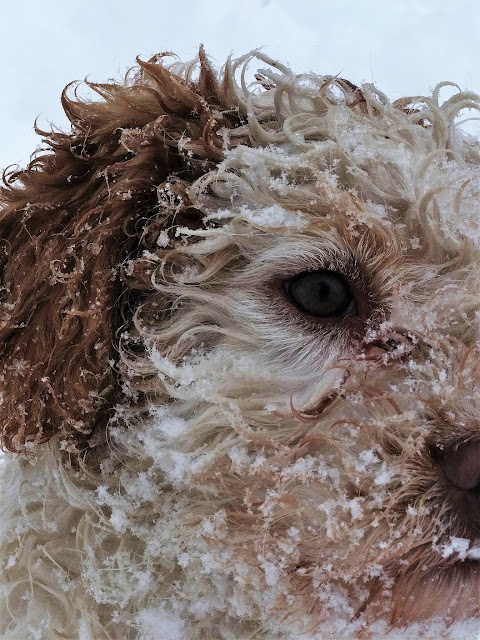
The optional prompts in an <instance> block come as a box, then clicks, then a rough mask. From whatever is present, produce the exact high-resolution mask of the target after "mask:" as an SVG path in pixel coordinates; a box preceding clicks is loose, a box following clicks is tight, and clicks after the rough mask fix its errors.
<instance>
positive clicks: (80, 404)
mask: <svg viewBox="0 0 480 640" xmlns="http://www.w3.org/2000/svg"><path fill="white" fill-rule="evenodd" d="M138 62H139V64H140V67H141V73H140V74H139V76H138V77H136V78H135V80H134V82H133V84H128V83H125V85H118V84H92V83H89V87H90V88H91V89H92V90H93V91H95V92H96V93H98V94H99V95H100V97H101V98H102V101H101V102H87V101H84V100H80V99H73V98H71V97H69V96H68V94H67V91H66V90H65V91H64V93H63V96H62V104H63V107H64V109H65V113H66V114H67V116H68V118H69V120H70V122H71V125H72V131H71V133H70V134H65V133H61V132H58V131H55V130H52V131H51V132H44V131H40V130H38V133H39V134H40V135H42V136H44V141H45V142H46V144H47V146H48V149H47V150H46V151H45V150H44V151H42V152H41V153H40V155H37V156H36V157H34V158H33V160H32V161H31V162H30V164H29V165H28V167H27V169H25V170H24V171H9V172H6V175H5V176H4V182H5V186H4V188H2V190H1V193H0V204H1V216H0V237H1V239H2V243H1V247H2V257H1V269H2V289H1V296H2V297H1V302H2V310H1V325H0V343H1V345H2V347H1V359H2V365H1V366H2V373H1V378H0V379H1V392H2V394H3V399H4V401H3V404H1V405H0V423H1V425H2V427H1V441H2V443H3V446H4V447H5V448H6V449H9V450H11V451H24V450H25V449H26V448H27V449H28V446H29V445H30V446H31V444H33V443H39V442H45V441H47V440H48V439H50V438H51V437H52V436H53V435H55V436H56V437H58V438H59V440H60V441H61V443H62V446H63V447H65V448H66V449H68V450H70V451H77V452H78V451H81V450H84V449H85V448H86V447H88V443H89V440H90V438H91V435H92V433H93V432H94V431H95V432H96V434H98V433H99V430H100V431H101V428H102V426H103V425H105V423H106V421H107V420H108V417H109V415H110V413H111V409H112V406H113V404H114V403H115V402H117V401H118V400H119V398H120V397H121V391H120V390H119V388H118V384H117V382H118V376H117V372H116V368H115V365H113V364H112V363H113V362H115V360H116V350H115V339H114V338H115V336H118V333H119V331H121V327H122V326H123V325H124V323H125V319H126V317H128V316H129V315H130V312H131V307H132V306H135V294H134V293H127V291H126V287H125V284H124V283H123V281H122V278H121V275H120V273H119V269H118V265H120V264H121V263H122V262H123V261H124V260H125V259H127V258H131V257H132V256H135V255H136V251H137V248H138V242H139V237H140V236H141V235H142V234H143V232H144V230H145V228H146V227H147V226H148V224H149V223H150V222H151V221H152V220H153V219H157V225H158V218H159V219H160V221H161V224H162V226H163V225H165V223H166V220H167V219H168V218H169V217H170V218H171V217H172V212H171V211H169V209H168V208H167V207H165V211H161V212H160V216H158V199H157V185H159V184H161V183H163V182H164V181H165V180H166V179H167V178H168V177H169V176H172V175H175V176H180V177H181V178H182V179H183V180H186V181H188V182H190V181H192V180H193V179H195V178H197V177H198V176H199V175H201V174H203V173H204V172H205V171H206V170H207V169H208V168H209V166H210V163H211V161H213V162H217V161H218V160H220V159H221V157H222V150H221V148H219V147H218V140H219V138H218V136H215V137H213V136H212V132H213V131H216V130H218V129H219V128H221V127H228V128H232V127H236V126H238V125H239V123H240V122H241V118H240V116H239V114H238V109H237V110H235V109H234V108H233V104H232V97H231V96H230V95H229V89H228V88H227V87H228V84H227V82H224V84H223V85H222V86H220V85H219V84H218V82H217V80H216V77H215V75H214V74H213V72H212V70H211V68H210V66H209V64H208V62H207V60H206V57H205V54H204V52H203V50H201V51H200V62H201V70H200V75H199V78H198V80H197V81H196V82H186V81H184V80H183V79H181V78H180V77H178V76H176V75H175V74H174V73H171V72H170V71H168V70H167V69H165V68H164V67H163V66H161V65H159V64H156V63H155V61H154V59H152V60H151V61H149V62H141V61H138ZM67 89H68V87H67ZM75 97H76V96H75ZM182 136H187V137H188V138H190V139H191V140H190V142H189V143H188V147H187V148H188V150H189V151H191V152H192V156H191V158H190V157H188V156H186V155H184V154H182V152H179V150H178V144H179V140H180V139H181V138H182ZM124 194H125V195H124ZM130 196H131V197H130ZM125 198H126V199H125ZM177 215H178V212H177ZM165 216H166V217H165ZM123 401H124V400H123ZM95 440H96V441H98V437H97V438H96V439H95Z"/></svg>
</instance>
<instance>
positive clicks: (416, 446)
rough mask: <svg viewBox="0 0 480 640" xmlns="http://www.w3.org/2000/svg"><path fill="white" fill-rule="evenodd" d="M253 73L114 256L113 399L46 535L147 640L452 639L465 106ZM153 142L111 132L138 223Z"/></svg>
mask: <svg viewBox="0 0 480 640" xmlns="http://www.w3.org/2000/svg"><path fill="white" fill-rule="evenodd" d="M205 68H206V67H205ZM205 68H204V70H203V71H202V74H203V75H201V79H200V81H199V83H198V85H197V86H200V87H203V90H204V92H205V91H206V92H207V93H208V91H207V89H208V90H209V91H210V94H212V92H213V89H212V86H213V84H212V83H213V80H212V77H211V75H208V74H207V72H206V71H205ZM162 69H163V68H162ZM230 72H231V69H230V68H229V67H227V71H226V76H227V80H224V84H223V89H222V91H223V95H224V99H225V100H226V98H225V96H227V97H228V98H229V99H230V100H231V101H233V102H234V100H233V98H232V94H233V93H234V88H235V85H234V84H233V83H232V82H231V79H230V78H229V77H228V76H229V74H230ZM158 73H159V74H160V75H161V73H167V72H165V71H161V73H160V72H158ZM208 73H211V72H208ZM206 76H207V79H208V81H209V82H207V81H206V80H205V77H206ZM202 78H203V80H202ZM260 79H261V84H262V85H263V87H264V89H263V90H262V91H261V92H259V93H255V92H247V91H246V90H245V91H246V93H245V94H243V93H241V92H240V91H239V90H238V87H237V88H236V89H235V90H237V91H238V92H239V93H238V95H237V96H236V100H237V104H239V105H240V112H241V113H243V114H244V115H243V120H242V118H240V119H239V120H238V121H236V122H234V123H233V124H232V122H233V121H232V122H230V128H229V127H228V126H227V125H226V124H225V122H227V121H222V124H223V125H224V126H223V128H222V127H220V126H217V128H216V129H215V131H214V133H212V127H211V126H210V125H208V122H209V121H208V119H205V123H207V124H205V123H204V122H203V121H202V124H205V126H204V128H203V129H202V132H201V133H202V135H201V136H197V138H195V136H194V135H191V136H189V135H187V134H184V132H182V134H181V135H177V138H174V136H173V135H172V136H171V138H172V140H174V142H175V145H176V146H175V149H176V152H177V153H178V154H179V155H178V157H177V160H175V162H177V165H178V166H177V165H176V168H175V171H173V172H172V173H175V174H176V175H170V176H169V177H168V178H167V180H163V181H162V182H161V184H156V185H155V189H156V191H155V193H156V197H157V198H158V200H157V209H156V212H155V215H152V210H150V212H149V215H148V216H146V223H145V224H144V225H143V227H142V230H141V232H140V233H139V236H140V240H139V249H137V250H136V253H135V255H134V256H131V255H130V256H126V259H125V262H124V265H123V270H122V278H123V282H124V283H125V287H126V289H128V290H129V291H140V292H141V294H140V297H139V298H138V299H137V300H136V302H135V305H133V303H132V299H129V305H130V307H131V308H130V311H131V313H130V318H127V320H126V322H127V323H128V326H127V328H126V330H125V328H124V330H123V332H122V333H121V335H120V336H119V340H118V343H117V344H118V352H119V354H120V359H119V364H118V366H117V371H118V375H119V376H120V378H121V384H122V389H123V396H122V402H121V403H119V404H118V405H117V407H116V411H115V415H113V417H110V421H109V424H108V427H107V431H106V433H107V440H108V443H109V448H108V450H107V449H106V447H105V446H104V445H103V444H102V442H103V439H102V436H98V434H96V433H94V434H93V437H92V436H91V434H90V433H89V437H90V438H91V440H90V445H91V449H93V451H90V453H89V457H87V460H88V459H89V458H91V459H93V460H94V461H95V464H96V465H97V466H96V470H95V473H97V477H96V478H95V480H94V481H93V480H92V485H91V487H90V488H88V489H87V488H86V489H85V491H86V492H88V491H89V492H90V493H89V495H90V496H94V502H95V506H94V507H93V508H86V507H85V506H84V507H79V506H78V502H75V501H74V500H73V499H72V502H71V503H69V504H70V506H71V509H72V515H71V517H70V519H67V520H68V522H67V523H66V524H65V531H67V529H68V530H71V527H72V522H73V521H75V522H77V524H76V525H75V527H76V528H77V542H76V544H77V546H78V545H79V544H83V543H84V542H85V545H86V546H85V548H87V549H88V550H87V551H86V552H85V548H84V549H83V553H84V556H83V558H82V560H81V562H80V563H79V564H78V567H77V568H78V571H79V575H81V579H82V584H83V587H82V589H83V591H82V594H81V595H79V594H78V592H77V593H76V595H75V598H76V600H77V601H78V602H81V603H82V607H83V606H84V605H85V603H88V602H89V601H92V602H95V603H96V604H95V607H96V608H97V614H96V615H97V623H98V624H100V623H101V625H103V626H104V627H105V628H107V626H108V624H117V625H118V628H119V629H122V630H123V632H125V633H126V631H125V629H127V628H129V625H130V624H131V623H132V621H134V622H135V625H136V627H137V628H140V629H142V630H143V631H141V632H139V633H140V635H139V636H138V637H142V638H143V637H145V638H146V637H150V636H149V635H148V633H154V632H153V631H149V629H153V628H154V627H155V620H156V621H157V622H158V621H159V620H162V621H163V623H164V624H165V625H166V627H167V626H169V627H170V629H173V628H175V629H176V631H175V633H177V636H175V637H183V636H181V634H182V633H183V634H184V635H185V634H188V633H191V634H193V633H196V631H195V629H197V630H199V632H202V633H207V634H208V633H211V634H212V633H215V634H217V635H215V637H219V638H227V637H235V638H240V637H241V638H244V637H245V638H247V637H262V638H271V637H272V634H276V635H275V637H282V638H283V637H285V638H296V637H298V634H301V633H310V634H313V635H311V637H312V638H313V637H315V638H317V637H319V638H320V637H337V636H338V634H343V636H342V637H350V636H351V637H365V638H368V637H373V638H375V637H377V638H378V637H383V635H382V634H384V633H385V632H386V629H387V627H388V625H390V624H392V625H395V626H399V627H402V626H405V625H417V626H412V627H411V629H413V631H412V632H411V633H413V634H417V635H418V634H419V633H420V632H425V633H427V634H428V633H431V634H432V633H433V634H436V636H435V637H440V636H442V634H443V637H449V636H448V633H449V632H448V631H446V628H447V626H448V625H449V624H451V623H452V622H457V621H459V620H460V621H463V620H464V619H466V618H469V617H472V616H475V615H476V614H477V612H478V604H479V603H478V598H479V596H478V593H479V585H480V574H479V571H478V562H479V561H480V545H479V544H478V539H480V497H479V496H480V493H479V487H480V440H479V435H480V431H479V427H478V424H479V403H478V376H479V369H478V356H479V345H478V323H479V317H480V316H479V295H478V291H479V285H480V282H479V280H480V271H479V258H480V254H479V244H478V243H479V222H478V221H479V204H478V203H479V196H480V169H479V166H480V154H479V147H478V141H477V140H474V139H472V138H469V137H468V136H465V135H462V134H461V133H460V131H459V130H458V129H456V128H455V125H454V119H455V117H456V115H457V113H458V111H459V110H461V109H462V108H464V107H469V106H472V105H473V104H475V105H478V101H479V99H478V98H477V97H476V96H473V95H471V94H462V93H458V94H456V95H454V96H453V97H452V98H450V100H448V101H446V102H444V103H443V104H442V103H440V102H439V99H438V91H436V92H435V93H434V94H433V97H432V98H429V99H424V100H420V99H418V100H409V101H403V102H399V103H397V104H394V105H392V104H391V103H389V102H388V101H387V100H386V98H385V97H384V96H383V95H382V94H380V93H378V92H376V91H375V90H374V89H373V88H371V87H364V88H363V89H362V91H360V90H359V89H357V88H356V87H353V86H352V85H350V84H349V83H346V82H344V81H339V80H335V79H332V78H319V77H317V76H308V77H295V76H293V75H292V74H291V73H289V72H288V71H287V70H285V69H283V70H282V73H278V72H273V71H272V72H265V71H262V76H260ZM157 80H158V78H157ZM161 80H162V82H163V81H164V77H163V76H161ZM267 80H268V82H267ZM202 82H203V84H202ZM209 83H210V84H209ZM147 84H148V83H147ZM179 86H180V85H179ZM182 86H183V85H182ZM205 87H206V89H205ZM265 87H266V88H265ZM150 89H151V91H153V89H152V88H151V87H150ZM215 91H216V92H217V93H216V95H217V99H218V95H220V89H219V88H218V86H216V89H215ZM205 95H206V93H205ZM240 95H241V96H242V99H243V100H245V102H244V103H242V99H241V98H240V97H239V96H240ZM172 109H173V107H172ZM242 109H243V111H242ZM166 117H167V116H165V115H162V116H161V117H159V118H158V120H157V121H156V125H157V127H158V126H159V124H158V121H160V120H161V121H162V122H164V121H165V118H166ZM172 117H173V116H172ZM196 117H198V113H197V114H196ZM222 117H224V116H222ZM225 117H226V116H225ZM219 118H220V116H218V114H217V119H219ZM247 122H248V124H247ZM227 124H228V122H227ZM207 125H208V126H207ZM172 126H173V125H172ZM189 126H190V125H189ZM175 127H176V128H175V131H177V133H178V131H179V130H181V128H180V129H179V127H178V124H175ZM208 127H210V129H209V128H208ZM172 130H173V129H172ZM194 130H195V129H194V126H193V125H192V126H191V127H190V130H189V131H190V133H191V132H192V131H194ZM205 131H207V133H208V135H210V134H211V135H215V136H216V138H215V139H216V140H217V142H218V140H220V141H221V143H219V144H217V143H215V144H211V141H210V142H209V143H208V144H206V143H205V139H206V138H207V136H206V133H205ZM152 132H153V133H152ZM162 132H163V136H164V142H165V136H166V134H165V130H162ZM160 138H161V136H160V135H159V132H158V131H157V130H155V127H152V126H150V125H145V126H144V127H143V129H134V128H127V127H126V126H125V127H124V128H123V129H122V131H121V137H120V139H119V140H120V141H119V144H120V145H123V148H124V149H126V150H127V151H128V153H129V154H131V155H130V156H128V158H127V159H126V160H125V161H124V162H126V163H128V162H130V163H131V165H132V169H131V171H130V173H129V172H128V171H125V173H124V174H122V173H121V171H122V168H121V167H120V168H117V169H118V171H119V173H120V175H121V178H120V179H119V182H120V183H121V185H122V188H121V189H120V188H117V187H112V185H111V184H109V185H108V188H109V198H110V200H109V202H110V201H114V203H115V198H117V200H116V201H117V203H120V202H121V203H122V204H121V206H122V207H124V206H126V205H125V202H126V203H127V204H128V203H129V202H130V201H132V207H133V206H134V202H133V201H135V198H136V197H137V195H136V193H135V190H134V189H133V191H132V190H130V189H128V190H127V189H126V186H128V184H131V185H134V186H138V185H137V183H140V185H141V187H144V182H142V181H139V180H137V178H138V172H139V171H140V170H141V168H142V164H141V163H142V160H143V162H144V163H150V164H149V165H148V167H149V168H150V167H153V166H155V147H154V143H153V140H155V144H157V145H158V144H159V143H158V140H159V139H160ZM200 139H201V140H203V143H204V147H203V149H204V151H203V152H202V153H203V156H202V153H201V152H200V151H199V149H200V147H201V145H200V142H199V140H200ZM149 141H150V143H149ZM165 144H166V143H165ZM172 144H173V143H172ZM149 145H150V146H149ZM205 145H206V146H205ZM205 149H207V151H208V153H206V152H205ZM212 149H213V150H215V153H217V155H218V157H216V158H214V157H213V156H214V155H215V153H214V151H212ZM142 154H143V155H142ZM149 154H150V155H149ZM178 158H182V159H183V160H182V162H183V163H184V164H183V165H182V164H179V162H180V161H179V160H178ZM202 163H203V165H202ZM202 167H203V170H201V169H202ZM157 168H158V167H157ZM188 171H190V172H191V173H190V175H191V178H190V179H188V180H187V179H186V176H188V175H189V174H188ZM104 172H105V170H104ZM152 172H153V168H152ZM136 180H137V182H136ZM138 193H143V192H142V191H141V189H140V188H138ZM126 194H127V195H126ZM83 222H84V223H86V222H88V220H87V219H86V218H85V219H83ZM88 231H89V230H88ZM89 246H90V245H89ZM89 250H91V247H90V249H89ZM100 251H101V250H99V251H98V253H97V255H98V254H100ZM76 259H77V260H78V261H80V260H81V259H82V257H81V256H80V255H76ZM77 264H78V263H77ZM102 348H103V346H102V344H99V347H98V349H100V350H101V349H102ZM17 351H18V350H17ZM80 431H81V430H80ZM87 431H88V430H87ZM24 432H25V433H29V432H28V429H25V430H24ZM104 432H105V431H103V433H104ZM71 433H72V430H71V429H70V430H69V432H68V437H69V438H71ZM26 439H27V440H28V438H26ZM95 443H99V444H97V449H98V452H100V453H97V454H96V453H95V446H93V445H95ZM43 446H44V448H45V445H43ZM52 447H53V448H55V446H54V445H51V444H50V445H47V446H46V450H47V452H50V451H51V448H52ZM50 455H51V454H50V453H48V455H47V457H46V458H44V460H50V461H51V458H49V457H48V456H50ZM89 473H93V472H92V471H90V472H89ZM89 477H90V476H89ZM92 477H93V476H92ZM78 482H79V483H80V484H81V483H82V482H86V481H85V479H83V480H82V481H80V480H79V481H78ZM97 485H99V487H98V488H97ZM82 486H83V485H82ZM62 495H63V494H62ZM63 499H66V498H65V496H63ZM66 500H67V499H66ZM67 502H68V500H67ZM73 503H75V504H73ZM82 509H83V510H84V511H85V510H86V512H87V513H88V518H87V519H88V525H86V524H85V516H84V515H82V513H83V512H82ZM79 522H81V523H82V525H81V527H82V528H81V530H82V536H80V537H81V538H82V541H81V543H79V542H78V538H79V535H78V527H79V526H80V525H79V524H78V523H79ZM67 524H68V526H67ZM100 524H101V528H102V533H99V530H98V529H96V527H100ZM92 532H93V533H92ZM65 535H66V538H68V539H70V538H69V536H71V533H68V534H65ZM92 536H93V537H92ZM89 599H90V600H89ZM72 606H73V607H74V605H72ZM112 616H113V617H112ZM112 620H113V623H112V622H111V621H112ZM432 620H433V621H434V622H432ZM98 621H100V622H98ZM108 621H110V622H108ZM382 621H383V622H382ZM167 623H168V624H167ZM85 624H87V623H85ZM88 624H91V625H93V626H92V627H91V628H92V629H93V628H94V623H93V622H90V623H88ZM424 624H427V625H430V627H429V629H430V631H428V630H427V631H425V627H423V631H422V630H421V629H422V627H421V625H424ZM462 624H465V625H467V623H463V622H462ZM149 625H150V626H149ZM418 625H420V626H418ZM432 625H433V626H432ZM435 625H437V626H435ZM166 627H165V628H166ZM98 628H100V627H98ZM474 628H475V627H471V628H470V627H468V629H470V630H471V629H474ZM463 629H467V626H464V627H463ZM129 633H130V631H129ZM132 633H133V632H132ZM141 633H144V635H141ZM165 633H166V632H165ZM229 633H230V634H233V636H232V635H228V634H229ZM316 633H317V634H318V633H320V634H321V633H323V634H327V635H326V636H322V635H318V636H317V635H315V634H316ZM407 633H408V632H407ZM472 633H473V631H472ZM242 634H243V635H242ZM248 634H250V635H248ZM252 634H253V635H252ZM255 634H256V635H255ZM282 634H283V635H282ZM328 634H330V636H329V635H328ZM335 634H337V635H335ZM348 634H350V636H349V635H348ZM417 635H410V636H405V637H412V638H413V637H417ZM128 637H130V636H128ZM132 637H135V636H132ZM152 637H153V636H152ZM172 637H174V636H172ZM185 637H186V635H185ZM189 637H190V636H189ZM192 637H193V636H192ZM195 637H196V636H195ZM209 637H210V636H209ZM212 637H213V636H212ZM301 637H304V636H301ZM309 637H310V636H309ZM402 637H403V636H402ZM426 637H430V636H428V635H427V636H426ZM432 637H433V636H432Z"/></svg>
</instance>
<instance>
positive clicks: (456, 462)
mask: <svg viewBox="0 0 480 640" xmlns="http://www.w3.org/2000/svg"><path fill="white" fill-rule="evenodd" d="M437 452H438V453H437V456H436V457H437V460H438V463H439V466H440V467H441V468H442V470H443V473H444V474H445V478H446V479H447V480H448V482H449V483H450V484H451V485H453V486H454V487H455V488H457V489H462V490H463V491H471V490H472V489H476V488H478V487H479V486H480V441H475V440H472V441H469V442H464V443H463V444H461V445H459V446H458V447H456V448H455V449H449V450H444V451H442V452H441V453H440V450H438V449H437Z"/></svg>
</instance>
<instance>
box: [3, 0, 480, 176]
mask: <svg viewBox="0 0 480 640" xmlns="http://www.w3.org/2000/svg"><path fill="white" fill-rule="evenodd" d="M479 33H480V4H478V2H477V0H456V1H455V2H451V1H450V0H418V1H417V0H360V1H359V0H328V1H327V0H311V1H310V0H243V1H242V2H239V1H238V0H202V2H195V1H194V0H82V2H73V0H0V71H1V78H2V85H3V86H2V88H1V90H0V168H5V167H6V166H7V165H9V164H12V163H19V164H21V165H24V164H25V163H26V162H27V161H28V158H29V155H30V153H31V152H32V151H33V150H34V149H35V147H36V146H37V144H38V142H39V139H38V138H37V136H35V134H34V132H33V122H34V120H35V118H36V117H39V120H38V123H39V126H40V127H48V126H49V123H50V122H53V123H54V124H56V125H57V126H60V127H65V126H66V121H65V118H64V117H63V114H62V111H61V108H60V99H59V98H60V93H61V91H62V89H63V87H64V86H65V85H66V84H67V83H68V82H70V81H71V80H82V79H83V78H85V77H86V76H88V77H89V78H90V79H91V80H95V81H102V80H105V79H107V78H112V77H117V78H118V77H120V76H122V75H123V74H124V72H125V71H126V70H127V68H128V67H129V66H131V65H132V64H133V63H134V61H135V56H136V55H140V56H141V57H142V58H143V59H148V58H149V57H150V56H151V55H153V54H154V53H157V52H159V51H174V52H175V53H177V54H178V55H179V56H180V57H181V58H183V59H190V58H192V57H193V56H194V55H195V51H196V48H197V46H198V44H200V43H201V42H203V43H204V45H205V47H206V50H207V52H208V53H209V55H210V56H211V58H212V60H213V61H214V62H215V63H216V64H217V65H219V66H220V65H222V64H223V62H224V61H225V58H226V57H227V56H228V55H229V54H230V53H233V54H234V55H241V54H243V53H246V52H247V51H249V50H250V49H252V48H255V47H260V46H264V50H265V52H266V53H267V54H268V55H270V56H273V57H276V58H278V59H280V60H281V61H283V62H287V63H289V64H290V65H291V66H292V67H293V69H294V70H296V71H299V72H300V71H310V70H312V71H316V72H318V73H320V74H322V73H326V74H337V73H338V74H341V75H342V76H343V77H345V78H349V79H350V80H352V81H353V82H356V83H360V82H362V81H367V82H371V81H374V82H376V83H377V84H378V85H379V87H380V88H381V89H382V90H383V91H385V92H386V93H388V94H389V95H390V96H391V97H393V98H396V97H399V96H401V95H413V94H418V93H424V92H425V91H428V90H429V89H430V88H431V87H432V86H433V85H434V84H435V83H437V82H438V81H440V80H445V79H448V80H455V81H456V82H457V83H458V84H460V85H461V86H462V87H463V88H469V89H472V90H475V91H480V71H479V68H480V67H479V61H480V39H479V38H478V34H479Z"/></svg>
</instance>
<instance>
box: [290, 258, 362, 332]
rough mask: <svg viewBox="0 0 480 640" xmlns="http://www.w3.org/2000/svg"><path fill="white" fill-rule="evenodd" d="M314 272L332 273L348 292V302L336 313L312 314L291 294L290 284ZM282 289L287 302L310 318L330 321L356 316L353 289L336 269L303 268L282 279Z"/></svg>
mask: <svg viewBox="0 0 480 640" xmlns="http://www.w3.org/2000/svg"><path fill="white" fill-rule="evenodd" d="M316 273H326V274H330V275H334V276H335V277H336V278H338V280H340V281H341V283H342V285H343V287H344V288H345V291H346V292H347V293H348V294H349V297H350V299H349V300H348V303H347V304H346V306H345V308H344V309H343V310H342V311H341V312H339V313H338V314H337V313H334V314H325V315H322V314H314V313H311V312H310V311H309V310H308V309H306V308H305V307H304V306H303V305H302V304H301V303H299V302H298V301H296V300H295V299H294V296H293V292H292V290H291V289H292V286H293V285H294V284H295V283H296V282H298V281H299V280H301V279H303V278H305V277H307V276H309V275H311V274H316ZM283 290H284V292H285V295H286V297H287V299H288V300H289V302H290V303H291V304H292V305H293V306H294V307H295V308H296V309H298V310H299V311H300V312H301V313H303V314H305V315H307V316H309V317H310V318H315V319H316V320H320V321H322V320H323V321H325V320H326V321H328V320H330V321H332V320H339V319H342V318H348V317H352V316H356V315H357V301H356V297H355V295H354V291H353V290H352V287H351V285H350V283H349V281H348V279H347V278H346V277H345V275H344V274H343V273H340V272H339V271H337V270H336V269H329V268H319V269H310V270H305V271H302V272H300V273H297V274H296V275H294V276H293V277H292V278H288V279H287V280H284V282H283Z"/></svg>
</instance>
